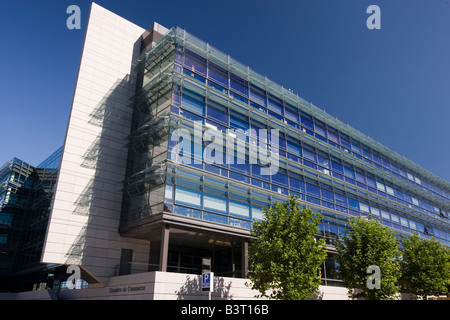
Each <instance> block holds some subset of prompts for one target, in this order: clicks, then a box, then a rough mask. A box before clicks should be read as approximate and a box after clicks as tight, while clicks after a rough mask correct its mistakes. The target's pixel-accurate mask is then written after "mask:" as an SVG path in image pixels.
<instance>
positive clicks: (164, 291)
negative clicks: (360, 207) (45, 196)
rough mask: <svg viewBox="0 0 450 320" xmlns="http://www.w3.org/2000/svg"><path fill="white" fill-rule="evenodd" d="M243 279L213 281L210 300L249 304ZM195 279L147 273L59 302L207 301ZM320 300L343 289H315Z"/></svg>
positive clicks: (251, 293)
mask: <svg viewBox="0 0 450 320" xmlns="http://www.w3.org/2000/svg"><path fill="white" fill-rule="evenodd" d="M247 282H249V280H247V279H240V278H227V277H215V283H214V286H215V290H214V292H213V293H212V300H243V299H245V300H251V299H256V298H255V296H256V295H257V294H258V293H259V292H258V291H255V290H252V289H251V288H250V287H248V286H246V285H245V284H246V283H247ZM200 288H201V279H200V276H199V275H192V274H185V273H172V272H159V271H155V272H147V273H139V274H134V275H126V276H119V277H112V278H111V279H109V281H108V284H107V285H106V286H105V287H100V286H97V287H95V286H90V287H89V288H87V289H80V290H67V289H66V290H62V291H61V293H60V296H59V297H60V299H67V300H79V299H95V300H126V299H135V300H208V293H207V292H202V291H200ZM319 290H320V292H321V293H322V294H321V299H323V300H347V299H348V298H347V289H346V288H340V287H325V286H320V287H319Z"/></svg>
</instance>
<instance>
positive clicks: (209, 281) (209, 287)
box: [202, 272, 214, 292]
mask: <svg viewBox="0 0 450 320" xmlns="http://www.w3.org/2000/svg"><path fill="white" fill-rule="evenodd" d="M202 291H210V292H212V291H214V272H207V273H202Z"/></svg>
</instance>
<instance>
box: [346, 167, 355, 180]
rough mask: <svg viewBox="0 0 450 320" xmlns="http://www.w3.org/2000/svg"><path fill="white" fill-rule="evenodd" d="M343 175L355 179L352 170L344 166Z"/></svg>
mask: <svg viewBox="0 0 450 320" xmlns="http://www.w3.org/2000/svg"><path fill="white" fill-rule="evenodd" d="M344 175H345V176H346V177H349V178H352V179H355V171H353V169H351V168H349V167H347V166H344Z"/></svg>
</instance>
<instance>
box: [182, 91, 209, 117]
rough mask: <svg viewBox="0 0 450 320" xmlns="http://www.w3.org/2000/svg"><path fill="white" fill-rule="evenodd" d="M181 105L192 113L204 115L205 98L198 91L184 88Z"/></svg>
mask: <svg viewBox="0 0 450 320" xmlns="http://www.w3.org/2000/svg"><path fill="white" fill-rule="evenodd" d="M181 107H182V108H183V109H185V110H187V111H190V112H192V113H194V114H197V115H201V116H204V115H205V98H204V97H203V96H202V95H199V94H198V93H195V92H193V91H190V90H187V89H184V90H183V96H182V101H181Z"/></svg>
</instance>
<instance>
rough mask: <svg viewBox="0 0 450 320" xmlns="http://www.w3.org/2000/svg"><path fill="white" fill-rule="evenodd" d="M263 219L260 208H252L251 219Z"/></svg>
mask: <svg viewBox="0 0 450 320" xmlns="http://www.w3.org/2000/svg"><path fill="white" fill-rule="evenodd" d="M263 217H264V214H263V211H262V208H260V207H255V206H253V207H252V219H254V220H262V219H263Z"/></svg>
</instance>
